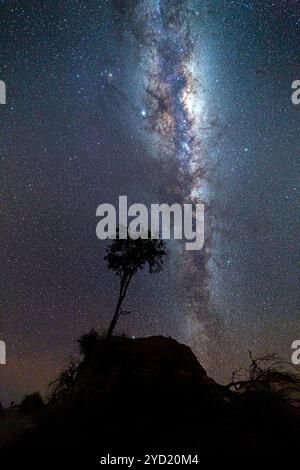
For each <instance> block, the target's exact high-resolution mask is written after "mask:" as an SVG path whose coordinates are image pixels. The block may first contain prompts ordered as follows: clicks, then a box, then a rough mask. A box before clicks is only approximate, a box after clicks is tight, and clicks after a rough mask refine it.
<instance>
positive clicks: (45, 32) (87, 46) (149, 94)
mask: <svg viewBox="0 0 300 470" xmlns="http://www.w3.org/2000/svg"><path fill="white" fill-rule="evenodd" d="M0 4H1V6H0V21H1V32H0V51H1V53H0V79H1V80H4V81H5V83H6V87H7V104H6V105H1V107H0V113H1V133H0V159H1V160H0V161H1V172H0V178H1V181H0V183H1V184H0V188H1V189H0V190H1V311H0V315H1V317H0V335H1V336H0V337H1V339H3V340H4V341H5V342H6V347H7V362H8V363H7V365H5V366H0V376H1V382H0V400H2V401H4V402H5V403H7V402H9V401H10V400H18V399H20V397H22V395H23V394H24V393H29V392H32V391H35V390H41V391H43V392H45V390H46V385H47V383H48V382H49V381H50V379H53V378H54V377H55V375H56V374H57V371H59V370H60V368H61V366H62V365H63V364H64V362H65V359H66V358H67V357H68V356H69V355H70V354H72V353H74V352H75V351H76V339H77V338H78V336H79V335H80V334H82V333H84V332H86V331H88V330H89V329H90V328H96V329H99V330H103V329H105V328H107V327H108V324H109V320H110V318H111V315H112V313H113V308H114V304H115V301H116V296H117V288H118V280H117V278H115V276H114V275H113V274H112V273H109V272H108V270H107V268H106V265H105V263H104V261H103V256H104V252H105V249H106V247H107V244H106V242H104V241H100V240H98V239H97V237H96V232H95V230H96V224H97V219H96V217H95V214H96V208H97V206H98V205H99V204H101V203H105V202H108V203H112V204H116V205H117V201H118V197H119V195H127V196H128V200H129V203H130V204H132V203H135V202H139V203H144V204H147V205H149V204H151V203H163V202H164V203H171V202H181V203H182V202H187V201H191V200H194V201H195V200H197V201H200V202H204V203H205V205H206V209H205V210H206V226H205V229H206V244H205V248H204V249H203V250H201V251H200V252H187V251H185V250H184V248H183V246H182V244H181V243H180V242H174V241H171V242H169V243H168V244H167V248H168V260H167V262H166V265H165V268H164V271H163V272H162V273H160V274H156V275H153V276H149V274H147V273H146V272H145V273H139V274H138V275H137V276H136V279H134V281H133V283H132V285H131V286H130V289H129V294H128V297H127V301H126V307H128V308H130V310H132V313H131V315H128V316H126V317H124V318H122V319H121V321H120V323H119V326H118V329H119V331H120V332H123V331H124V332H127V333H128V334H129V335H131V336H146V335H152V334H164V335H166V336H173V337H175V338H176V339H178V340H179V341H182V342H185V343H187V344H189V345H190V346H192V348H193V350H194V352H195V353H196V354H197V356H198V358H199V360H200V361H201V363H202V364H203V366H204V367H205V368H206V369H207V371H208V373H209V374H210V375H211V376H213V377H214V378H216V379H217V380H221V381H226V380H227V379H228V380H229V378H230V374H231V371H232V370H233V369H236V368H237V367H238V366H240V365H245V364H246V361H247V354H248V352H247V351H248V349H251V350H252V351H253V352H255V353H260V352H273V351H276V352H277V353H278V354H281V355H283V356H284V357H286V358H289V357H290V351H291V349H290V348H291V343H292V341H293V340H295V339H299V338H298V336H299V334H300V328H299V327H300V320H299V310H298V312H297V308H296V307H297V295H298V293H297V287H298V285H297V271H296V267H297V258H298V257H299V249H298V248H299V246H298V247H297V243H296V241H297V238H298V233H299V215H298V211H297V205H298V204H297V203H298V188H299V186H298V182H299V180H298V177H297V172H298V174H299V165H298V161H299V151H300V148H299V144H300V137H299V135H300V125H299V123H300V107H299V108H298V107H297V106H294V105H293V104H292V102H291V84H292V81H293V80H297V79H300V68H299V41H300V2H298V1H296V0H285V1H283V0H278V1H271V0H256V1H246V0H244V1H230V0H215V1H199V0H198V1H197V0H186V1H185V0H183V1H180V2H179V1H175V0H108V1H104V0H97V1H96V0H87V1H82V0H81V1H78V0H65V1H64V2H61V1H56V0H51V1H37V0H35V1H32V0H27V1H1V2H0ZM298 305H299V304H298Z"/></svg>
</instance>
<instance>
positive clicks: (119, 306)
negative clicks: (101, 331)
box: [106, 295, 124, 338]
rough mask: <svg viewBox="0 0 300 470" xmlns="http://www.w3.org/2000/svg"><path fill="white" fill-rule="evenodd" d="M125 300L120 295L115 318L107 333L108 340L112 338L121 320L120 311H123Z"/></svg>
mask: <svg viewBox="0 0 300 470" xmlns="http://www.w3.org/2000/svg"><path fill="white" fill-rule="evenodd" d="M123 299H124V297H122V296H121V295H120V297H119V300H118V303H117V306H116V310H115V314H114V316H113V318H112V321H111V322H110V325H109V328H108V332H107V335H106V337H107V338H110V336H111V335H112V333H113V331H114V329H115V326H116V324H117V321H118V319H119V315H120V309H121V305H122V302H123Z"/></svg>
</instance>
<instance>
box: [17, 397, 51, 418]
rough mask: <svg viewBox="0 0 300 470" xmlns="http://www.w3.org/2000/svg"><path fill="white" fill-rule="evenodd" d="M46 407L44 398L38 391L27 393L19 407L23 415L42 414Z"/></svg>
mask: <svg viewBox="0 0 300 470" xmlns="http://www.w3.org/2000/svg"><path fill="white" fill-rule="evenodd" d="M44 407H45V404H44V400H43V398H42V397H41V395H40V394H39V393H38V392H36V393H31V394H30V395H26V396H25V397H24V398H23V400H22V402H21V404H20V408H19V412H20V414H22V415H31V414H40V413H41V412H42V411H43V409H44Z"/></svg>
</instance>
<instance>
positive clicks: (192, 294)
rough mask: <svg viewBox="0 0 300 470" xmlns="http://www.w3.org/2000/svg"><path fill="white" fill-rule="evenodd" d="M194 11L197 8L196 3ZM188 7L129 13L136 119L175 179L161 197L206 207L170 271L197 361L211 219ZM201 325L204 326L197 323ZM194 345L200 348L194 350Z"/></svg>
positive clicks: (167, 4) (207, 307)
mask: <svg viewBox="0 0 300 470" xmlns="http://www.w3.org/2000/svg"><path fill="white" fill-rule="evenodd" d="M196 6H197V4H196ZM196 6H195V2H176V1H172V0H170V1H164V2H162V1H160V0H154V1H142V2H139V3H138V6H137V7H136V9H135V12H134V15H135V16H134V18H135V21H134V31H135V32H138V39H139V40H140V41H141V43H142V44H143V46H144V47H143V52H142V54H141V61H142V65H143V73H144V83H145V89H144V108H143V116H144V121H145V126H146V129H147V130H148V131H149V132H150V133H151V134H152V136H153V139H154V141H155V142H156V145H155V144H154V146H153V147H154V154H155V156H156V157H159V158H160V159H161V160H162V161H163V162H164V163H165V167H168V165H170V167H171V169H173V168H174V164H175V168H176V171H177V175H176V176H177V177H176V178H175V179H174V185H173V186H172V185H171V187H170V188H168V190H169V192H168V194H167V192H166V193H165V194H164V197H166V198H167V197H168V198H171V200H174V199H175V200H176V196H177V197H178V195H180V196H181V197H182V200H181V202H198V203H200V202H202V203H205V205H206V214H205V237H206V243H205V247H204V248H203V250H202V252H201V253H196V254H195V253H194V254H191V253H189V254H186V253H184V252H182V251H180V248H179V247H177V248H175V252H176V250H179V251H178V253H177V256H178V257H179V258H181V262H180V268H179V269H178V267H177V269H176V272H177V276H178V277H179V278H180V282H181V284H182V285H184V287H185V298H186V304H185V309H186V320H187V326H186V328H187V330H188V336H189V337H190V340H191V341H193V342H194V346H195V348H196V350H198V352H199V351H200V353H201V355H202V357H204V356H205V357H206V359H207V360H208V355H209V352H208V350H207V347H208V342H207V337H208V335H209V332H208V331H207V328H209V326H208V324H207V320H208V319H209V321H210V319H211V318H214V322H215V321H216V312H215V311H214V312H213V314H211V315H210V313H212V311H213V307H212V305H213V302H212V298H211V295H210V282H211V277H212V276H213V270H212V269H211V268H212V264H210V263H209V260H210V252H211V250H212V236H211V227H210V224H211V223H212V213H211V212H210V211H209V210H208V208H209V202H210V200H209V195H210V193H211V191H212V188H211V186H210V185H208V184H207V176H208V175H209V156H208V155H207V153H206V152H205V151H204V147H203V145H202V140H203V139H204V138H205V137H206V131H205V130H204V129H203V127H205V125H206V126H207V125H209V124H208V121H207V117H206V116H207V113H206V111H205V97H204V94H203V90H202V85H201V70H200V65H199V63H198V50H199V47H200V43H199V38H198V31H199V28H197V27H195V21H196V22H197V20H198V19H199V18H198V17H199V10H198V9H197V8H196ZM205 323H206V324H205ZM199 344H201V347H200V346H199Z"/></svg>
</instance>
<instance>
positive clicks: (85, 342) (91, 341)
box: [78, 329, 103, 358]
mask: <svg viewBox="0 0 300 470" xmlns="http://www.w3.org/2000/svg"><path fill="white" fill-rule="evenodd" d="M101 340H103V337H102V336H101V335H99V333H97V331H95V330H94V329H92V330H91V331H89V332H88V333H85V334H83V335H82V336H80V338H79V339H78V344H79V351H80V354H81V355H82V356H83V357H84V358H87V357H90V356H91V355H92V354H94V353H95V351H96V350H97V347H98V345H99V343H100V341H101Z"/></svg>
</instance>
